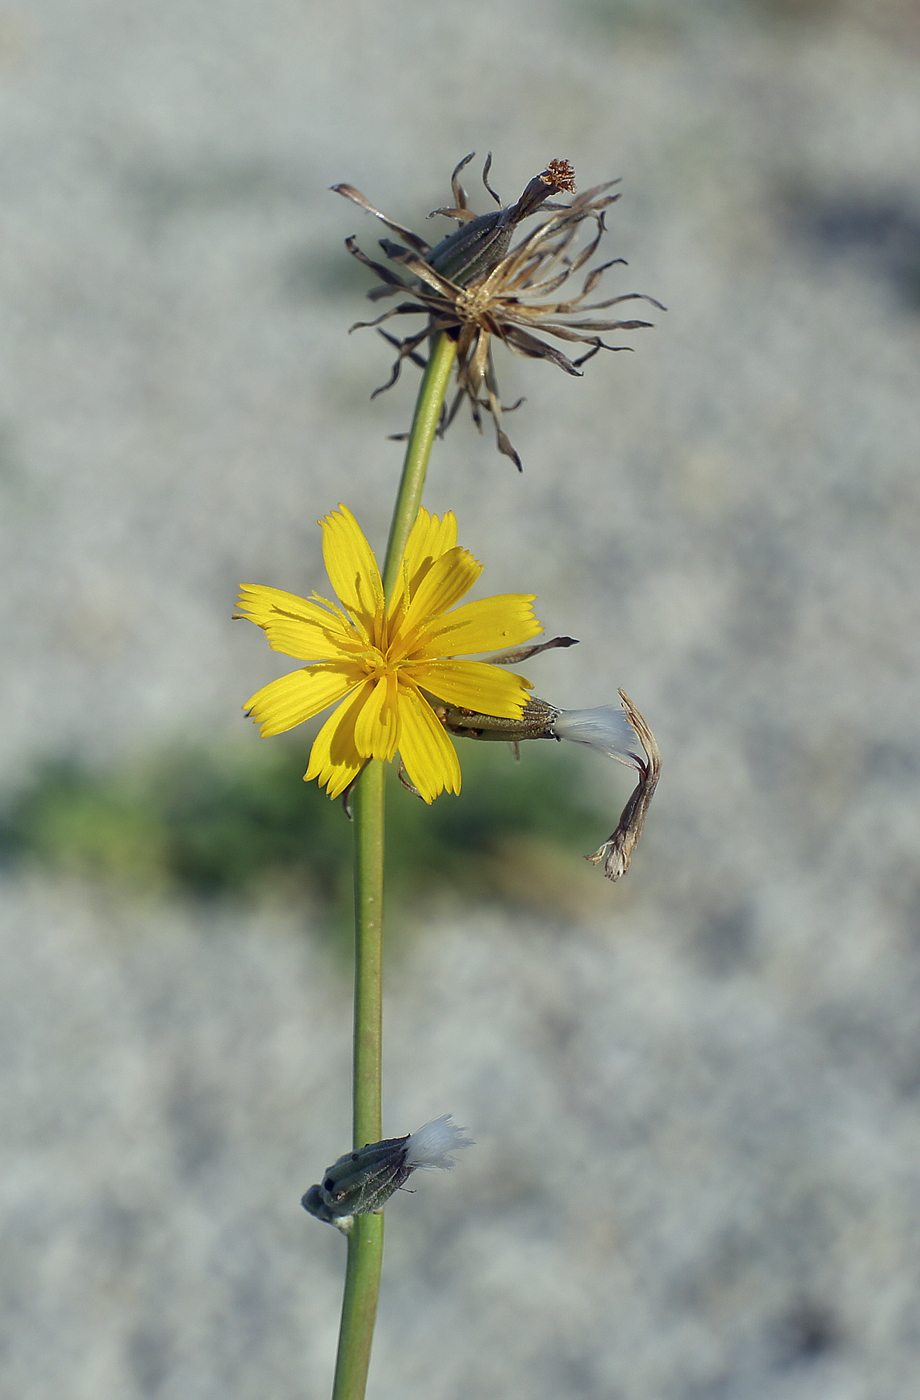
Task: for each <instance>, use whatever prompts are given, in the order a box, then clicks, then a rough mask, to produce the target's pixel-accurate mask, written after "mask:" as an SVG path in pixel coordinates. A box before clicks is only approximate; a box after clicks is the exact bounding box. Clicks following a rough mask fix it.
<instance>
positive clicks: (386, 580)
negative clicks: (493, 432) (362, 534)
mask: <svg viewBox="0 0 920 1400" xmlns="http://www.w3.org/2000/svg"><path fill="white" fill-rule="evenodd" d="M456 358H457V342H456V341H455V340H452V339H451V337H450V336H449V335H446V334H445V332H444V331H441V333H440V334H439V335H437V336H436V337H435V341H434V344H433V345H432V347H431V354H430V355H429V356H428V365H427V367H426V369H425V373H424V374H423V376H422V382H421V384H420V385H419V391H418V399H417V400H416V403H415V417H414V418H413V419H412V427H411V429H410V431H409V441H408V442H407V443H406V460H405V461H404V462H403V471H402V479H401V480H400V483H399V494H398V495H397V497H396V506H395V509H394V511H393V523H392V525H391V526H390V538H389V541H388V542H387V559H386V564H385V565H384V570H383V588H384V592H385V593H386V595H387V597H388V598H389V596H390V594H391V593H392V592H393V589H394V588H395V586H396V577H397V574H398V572H399V565H400V562H401V560H402V557H403V551H404V549H405V548H406V541H407V540H408V538H409V531H410V530H411V529H412V526H413V525H414V524H415V518H416V516H417V515H418V510H419V506H420V505H421V504H422V488H423V487H424V485H425V473H426V472H427V470H428V458H429V457H430V455H431V444H432V443H433V442H434V435H435V433H436V432H437V429H438V422H439V420H440V417H441V406H442V404H443V403H444V395H445V394H446V393H447V384H448V380H449V379H450V372H451V370H452V369H453V367H454V360H455V359H456Z"/></svg>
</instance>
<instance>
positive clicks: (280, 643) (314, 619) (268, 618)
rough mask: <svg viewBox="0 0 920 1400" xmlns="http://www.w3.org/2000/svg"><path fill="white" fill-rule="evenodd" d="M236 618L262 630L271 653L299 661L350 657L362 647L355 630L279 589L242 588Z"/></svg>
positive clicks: (316, 606)
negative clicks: (294, 657)
mask: <svg viewBox="0 0 920 1400" xmlns="http://www.w3.org/2000/svg"><path fill="white" fill-rule="evenodd" d="M238 607H239V609H240V611H239V613H238V614H237V616H239V617H246V618H248V620H249V621H250V622H254V623H255V624H256V626H257V627H261V628H262V630H263V631H264V633H265V635H266V636H267V638H268V644H269V646H270V647H271V648H272V649H273V650H274V651H282V652H284V653H285V655H286V656H296V657H297V658H298V659H299V660H301V661H325V660H331V659H332V658H333V657H335V656H339V655H342V654H345V655H350V654H353V653H354V652H355V651H356V650H359V649H360V648H361V646H362V643H361V640H360V638H358V636H357V634H356V633H355V631H354V629H353V628H351V627H349V626H348V625H347V624H346V623H344V622H343V620H342V619H341V618H340V617H336V616H335V614H334V613H330V612H327V611H326V609H325V608H323V607H321V606H320V605H319V604H318V603H311V602H309V601H308V600H307V599H306V598H298V597H297V595H296V594H294V593H284V592H282V590H281V589H280V588H266V587H263V586H262V585H261V584H244V586H243V587H242V588H241V589H240V598H239V603H238Z"/></svg>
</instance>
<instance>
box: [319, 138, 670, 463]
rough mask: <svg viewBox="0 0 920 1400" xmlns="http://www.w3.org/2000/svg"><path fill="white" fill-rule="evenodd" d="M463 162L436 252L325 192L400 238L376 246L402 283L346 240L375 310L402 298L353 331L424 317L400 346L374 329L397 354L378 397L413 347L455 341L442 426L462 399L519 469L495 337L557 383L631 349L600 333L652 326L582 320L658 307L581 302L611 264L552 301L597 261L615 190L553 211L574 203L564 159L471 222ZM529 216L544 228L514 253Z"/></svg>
mask: <svg viewBox="0 0 920 1400" xmlns="http://www.w3.org/2000/svg"><path fill="white" fill-rule="evenodd" d="M472 158H473V157H472V156H471V155H469V156H467V157H466V159H465V160H462V161H461V162H460V164H459V165H458V166H457V168H456V170H455V171H454V173H453V176H452V178H451V185H452V188H453V194H454V201H455V202H454V205H453V206H452V207H450V208H444V209H436V210H434V213H435V214H445V215H447V217H448V218H451V219H456V220H457V221H458V222H459V223H460V228H459V229H457V231H456V232H454V233H451V234H448V236H447V237H446V238H443V239H442V240H441V241H440V243H436V244H435V245H434V247H432V246H430V245H429V244H428V243H426V242H425V240H424V239H423V238H420V237H419V236H418V234H416V233H412V232H411V230H409V229H407V228H403V227H402V225H401V224H396V223H394V222H393V220H392V219H388V218H387V217H386V215H384V214H381V212H380V211H379V210H378V209H375V208H374V206H373V205H372V204H370V203H369V202H368V201H367V200H366V199H365V197H364V195H363V194H361V193H360V192H359V191H358V190H356V189H354V187H353V186H351V185H334V186H333V188H334V189H335V190H336V191H337V193H338V194H341V195H344V196H345V197H346V198H347V199H351V200H353V201H354V202H355V203H356V204H359V205H360V206H361V208H362V209H366V210H368V212H369V213H371V214H375V215H376V217H377V218H378V219H380V220H382V222H383V223H384V224H386V226H387V228H388V229H390V230H392V232H393V233H395V234H397V235H398V236H399V237H400V238H401V239H402V240H403V241H402V242H401V243H394V242H392V241H391V240H390V239H388V238H382V239H381V240H380V246H381V248H382V249H383V251H384V253H385V254H386V255H387V257H388V258H389V259H390V261H391V262H392V263H394V264H396V266H397V267H399V268H400V270H401V273H402V275H399V274H398V273H396V272H393V271H392V270H391V269H390V268H388V267H385V266H383V265H382V264H381V263H377V262H373V261H372V260H371V259H370V258H368V257H367V256H366V254H364V253H363V252H362V251H361V249H360V248H359V247H358V246H357V244H356V243H355V240H354V239H353V238H347V239H346V240H345V243H346V246H347V248H348V250H349V252H350V253H352V254H353V256H354V257H356V258H358V260H359V261H360V262H362V263H364V264H365V266H367V267H369V268H371V270H372V271H374V272H376V274H377V276H378V277H379V278H380V280H381V283H382V285H381V286H377V287H372V288H371V290H370V291H369V292H368V296H369V297H370V299H371V300H372V301H377V300H379V299H380V298H382V297H389V296H394V295H397V294H401V295H403V296H404V297H408V298H409V299H408V300H402V301H400V303H399V305H398V306H395V307H394V308H393V309H392V310H390V311H385V312H384V313H383V315H382V316H379V317H377V319H376V320H374V321H359V322H358V326H378V327H379V326H380V325H381V323H382V322H384V321H387V320H389V319H390V318H391V317H393V316H407V315H418V314H422V315H425V316H427V318H428V320H427V323H426V325H425V326H424V327H423V328H422V329H421V330H420V331H416V332H415V333H413V334H412V335H408V336H406V337H404V338H403V339H402V340H400V339H398V338H397V337H396V336H392V335H390V334H389V333H388V332H387V331H383V330H381V332H380V333H381V335H383V336H384V338H385V339H386V340H388V341H389V342H390V344H392V345H393V346H394V347H395V348H396V351H397V358H396V362H395V364H394V365H393V372H392V375H391V377H390V379H389V381H388V383H386V384H384V385H381V388H380V389H378V390H377V391H376V392H377V393H380V392H381V391H382V390H383V389H389V388H390V386H391V385H392V384H395V382H396V380H397V379H398V377H399V372H400V369H401V368H402V363H403V360H406V359H409V360H412V362H413V363H414V364H417V365H424V363H425V361H424V359H423V357H422V356H421V355H420V353H419V351H420V349H421V347H422V346H423V345H424V343H425V342H426V341H428V340H431V338H432V337H433V336H435V335H437V334H438V333H439V332H441V331H446V332H447V333H448V334H449V335H451V336H452V337H453V338H454V339H455V340H456V342H457V393H456V396H455V398H454V400H453V403H452V404H451V406H450V408H449V410H446V411H445V414H444V418H443V420H442V427H446V426H447V425H448V424H449V423H450V422H451V421H452V420H453V418H454V415H455V414H456V412H457V409H458V408H459V406H460V403H461V402H462V400H463V399H464V398H466V399H467V400H468V401H469V404H470V408H471V410H472V414H473V420H474V422H475V423H476V426H477V428H479V429H480V431H481V430H482V411H483V410H485V412H486V413H490V414H491V415H492V418H493V420H494V423H495V432H496V438H497V443H498V449H499V451H500V452H503V453H504V454H505V455H506V456H507V457H510V458H511V459H512V461H513V462H514V463H515V465H516V466H517V467H518V469H519V470H520V467H521V461H520V458H519V457H518V454H517V453H516V452H515V450H514V448H513V447H512V445H511V443H510V441H509V440H508V437H507V434H506V433H505V432H504V430H503V428H502V422H501V415H502V406H501V401H500V398H499V392H498V382H497V380H496V377H495V368H494V365H493V362H492V339H493V337H497V338H498V339H499V340H500V341H502V343H503V344H505V345H507V347H508V349H509V350H511V351H513V352H514V353H515V354H517V355H523V356H526V357H527V358H529V359H542V360H550V361H551V362H552V363H553V364H555V365H558V366H559V368H560V369H563V370H565V371H566V373H568V374H576V375H578V374H581V368H580V367H581V365H583V364H584V362H585V361H586V360H589V359H590V358H591V356H592V355H596V354H597V352H598V351H599V350H626V349H629V348H630V347H629V346H625V345H608V344H607V343H606V342H605V341H604V340H602V339H601V334H602V333H603V332H605V331H614V330H637V329H639V328H640V327H647V326H648V325H649V324H650V323H649V322H648V321H617V320H610V319H608V318H607V317H604V316H602V317H600V318H595V317H592V316H591V314H590V313H592V312H597V311H605V310H607V309H608V308H610V307H612V306H616V305H618V304H619V303H621V302H624V301H634V300H644V301H649V302H651V303H652V305H654V306H658V307H660V308H661V309H662V310H663V309H664V308H663V307H661V303H660V302H657V301H655V300H654V298H652V297H646V296H643V295H642V294H641V293H638V292H628V293H626V294H625V295H621V296H615V297H608V298H606V299H604V300H601V301H589V300H587V298H589V297H590V296H591V294H592V293H593V292H594V290H595V288H596V287H597V285H598V283H599V282H600V279H601V277H602V275H603V273H604V272H605V271H606V269H607V268H608V267H612V266H613V263H615V262H622V261H623V259H622V258H614V259H613V261H612V262H607V263H603V264H602V265H601V266H599V267H595V268H593V269H592V270H591V271H588V272H587V273H586V275H585V280H584V282H583V284H582V287H581V290H580V291H575V292H573V293H569V294H568V295H567V296H565V297H564V298H563V299H562V300H557V299H555V297H554V294H555V293H556V292H558V290H559V288H560V287H562V286H563V284H564V283H565V282H566V281H567V280H568V278H569V277H571V276H573V275H574V274H575V273H577V272H580V271H581V269H582V268H584V267H585V266H586V264H587V263H588V262H590V260H591V258H592V257H593V256H594V253H595V252H596V250H597V247H598V245H599V243H600V241H601V238H602V237H603V234H604V227H605V226H604V213H605V210H606V209H607V208H608V207H609V206H610V205H611V204H613V203H614V201H615V200H617V199H619V195H618V194H609V193H608V191H609V190H610V189H611V188H612V186H613V185H614V184H615V183H616V181H608V182H607V183H606V184H603V185H595V186H594V188H593V189H590V190H586V191H585V192H584V193H583V194H580V195H576V197H575V198H574V199H573V201H572V203H571V204H567V205H566V204H554V203H550V202H549V201H550V199H551V196H553V195H554V194H559V193H568V194H575V180H574V175H575V172H574V170H573V169H572V167H571V165H570V164H569V163H568V161H565V160H551V161H550V163H549V165H548V166H547V168H546V169H545V170H544V171H542V172H541V174H539V175H536V176H535V177H534V178H533V179H532V180H531V181H530V183H529V184H528V185H527V188H526V189H525V190H524V192H523V194H522V195H521V197H520V199H518V200H517V201H516V202H515V203H514V204H509V205H507V206H505V207H499V209H498V210H496V211H493V212H492V213H490V214H483V215H480V216H479V217H478V218H477V216H476V215H475V214H473V212H472V210H470V209H469V207H468V206H467V202H466V192H465V191H464V189H463V187H462V186H461V185H460V182H459V179H458V176H459V174H460V171H461V170H462V169H463V167H464V166H465V165H467V164H468V163H469V162H470V161H471V160H472ZM490 163H491V156H490V157H489V160H487V161H486V165H485V169H484V170H483V184H484V185H485V187H486V189H487V190H488V192H489V194H490V195H491V196H492V198H493V199H494V200H495V202H496V203H497V204H498V205H499V206H501V200H500V199H499V198H498V196H497V195H496V193H495V191H494V190H493V189H492V187H491V185H490V184H489V182H488V174H489V166H490ZM538 212H539V213H542V215H543V218H542V219H541V221H540V222H539V223H538V224H537V225H536V226H535V227H534V228H533V229H531V231H530V232H529V233H527V234H525V235H524V237H523V238H521V240H520V241H519V242H518V243H516V244H514V245H513V246H512V238H513V236H514V231H515V229H516V227H517V225H518V224H520V223H521V222H522V221H523V220H524V219H526V218H528V217H529V216H530V215H531V214H536V213H538ZM585 220H588V221H589V222H593V224H594V225H595V234H594V236H593V238H591V239H590V241H589V242H588V244H587V245H586V246H585V247H583V248H582V249H581V250H580V251H579V252H575V250H574V246H573V245H574V240H575V238H576V235H577V234H578V232H579V230H580V225H581V224H582V223H583V222H584V221H585ZM406 245H408V246H406ZM546 298H550V299H549V300H547V299H546ZM585 317H587V319H585ZM355 329H357V327H356V326H352V330H355ZM537 331H539V332H541V333H542V334H543V335H549V336H552V337H553V338H554V339H556V340H562V341H568V342H572V343H575V344H580V345H586V346H588V347H589V348H588V350H587V351H586V352H585V353H584V354H582V355H580V356H579V357H578V358H577V359H574V360H572V359H569V357H568V356H567V355H565V354H563V352H562V351H561V350H560V349H559V348H558V347H557V346H555V345H551V344H550V343H549V342H548V341H546V340H543V339H541V337H540V335H537V334H536V332H537ZM514 407H517V405H516V404H515V405H514Z"/></svg>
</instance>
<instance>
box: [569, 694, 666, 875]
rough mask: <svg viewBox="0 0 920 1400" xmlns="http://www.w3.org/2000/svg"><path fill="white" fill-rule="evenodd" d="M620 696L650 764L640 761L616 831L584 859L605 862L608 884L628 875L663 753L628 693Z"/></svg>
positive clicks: (598, 863) (653, 791) (592, 861)
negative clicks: (634, 785)
mask: <svg viewBox="0 0 920 1400" xmlns="http://www.w3.org/2000/svg"><path fill="white" fill-rule="evenodd" d="M619 694H620V699H621V700H622V701H623V708H624V710H625V711H626V718H627V719H628V720H629V722H630V724H631V725H632V727H633V729H634V730H635V732H636V734H637V735H638V738H639V742H640V743H641V745H642V747H643V749H644V750H645V754H646V758H647V760H648V761H647V762H646V763H640V762H639V760H637V772H638V773H639V781H638V783H637V784H636V787H635V788H634V790H633V792H632V795H631V796H630V799H629V801H628V802H627V803H626V806H625V807H624V808H623V811H622V812H621V814H620V820H619V822H618V824H617V827H616V830H615V831H613V832H612V833H611V835H610V836H609V837H608V839H607V840H606V841H605V842H604V844H603V845H602V846H600V847H599V848H598V849H597V850H596V851H594V852H593V853H592V854H591V855H589V856H585V860H589V861H590V862H591V864H592V865H600V863H601V861H603V862H604V874H605V875H606V876H607V879H608V880H619V878H620V876H621V875H625V874H626V872H627V870H628V869H629V863H630V861H631V860H632V854H633V851H634V850H635V849H636V845H637V844H638V841H639V837H640V836H641V835H642V828H643V826H644V825H645V818H646V817H647V815H648V809H649V805H650V803H651V800H652V797H653V796H654V793H655V788H656V787H657V785H658V775H659V773H660V772H661V751H660V750H659V748H658V745H657V743H656V742H655V736H654V734H653V733H652V731H651V730H650V729H649V727H648V725H647V724H646V722H645V720H644V719H643V718H642V716H641V714H640V713H639V711H638V710H637V709H636V707H635V705H634V704H633V703H632V701H631V700H630V698H629V696H628V695H627V694H626V693H625V691H622V690H621V691H620V692H619Z"/></svg>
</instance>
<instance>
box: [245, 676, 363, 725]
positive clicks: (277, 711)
mask: <svg viewBox="0 0 920 1400" xmlns="http://www.w3.org/2000/svg"><path fill="white" fill-rule="evenodd" d="M361 679H362V673H361V672H360V671H357V670H356V668H355V667H353V666H348V667H343V666H342V665H338V664H336V663H322V662H321V663H320V664H319V665H317V666H305V667H304V668H303V670H301V671H292V672H291V673H290V675H287V676H279V678H278V679H277V680H276V681H270V682H269V683H268V685H264V686H263V687H262V689H261V690H257V691H256V693H255V695H251V696H250V697H249V699H248V700H247V701H246V704H245V705H244V706H243V709H244V710H245V711H246V712H247V714H250V715H251V716H252V718H253V720H254V721H255V722H256V724H260V725H261V726H262V730H261V732H262V734H263V735H264V736H266V737H267V736H268V735H269V734H283V733H284V732H285V730H287V729H293V728H294V726H295V725H297V724H303V722H304V720H305V719H310V718H311V717H312V716H313V715H318V714H319V712H320V710H325V708H326V706H327V705H332V704H334V703H335V701H336V700H341V698H342V696H343V695H347V694H348V692H349V691H350V690H352V689H354V687H355V686H356V685H358V684H359V682H360V681H361Z"/></svg>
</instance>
